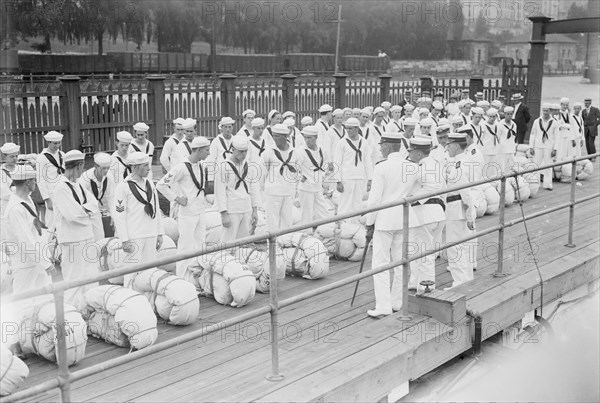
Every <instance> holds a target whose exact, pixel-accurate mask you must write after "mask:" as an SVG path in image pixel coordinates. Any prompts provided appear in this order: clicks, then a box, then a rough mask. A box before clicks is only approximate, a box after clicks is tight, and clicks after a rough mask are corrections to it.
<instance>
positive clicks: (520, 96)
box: [511, 92, 523, 100]
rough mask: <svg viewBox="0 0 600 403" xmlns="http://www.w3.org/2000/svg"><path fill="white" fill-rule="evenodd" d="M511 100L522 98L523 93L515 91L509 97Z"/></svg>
mask: <svg viewBox="0 0 600 403" xmlns="http://www.w3.org/2000/svg"><path fill="white" fill-rule="evenodd" d="M511 99H512V100H516V99H523V95H521V93H519V92H518V93H516V94H513V96H512V97H511Z"/></svg>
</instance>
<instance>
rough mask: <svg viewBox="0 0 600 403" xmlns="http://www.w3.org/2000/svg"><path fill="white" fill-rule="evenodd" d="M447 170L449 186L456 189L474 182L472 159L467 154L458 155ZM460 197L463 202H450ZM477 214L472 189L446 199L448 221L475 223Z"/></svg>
mask: <svg viewBox="0 0 600 403" xmlns="http://www.w3.org/2000/svg"><path fill="white" fill-rule="evenodd" d="M450 162H451V163H450V164H449V165H448V167H447V168H446V175H447V176H446V177H447V186H448V187H454V186H459V185H466V184H468V183H472V182H474V181H475V180H476V179H475V175H474V172H475V171H474V170H473V169H471V168H470V167H469V162H471V158H470V157H469V155H468V154H467V153H461V154H458V155H457V156H456V157H454V159H453V160H451V161H450ZM457 195H460V197H461V200H457V201H450V200H449V199H451V198H452V197H453V196H457ZM476 215H477V212H476V211H475V207H474V200H473V197H472V196H471V189H470V188H466V189H462V190H460V191H454V192H449V193H448V194H447V197H446V219H447V220H467V221H471V222H474V221H475V218H476Z"/></svg>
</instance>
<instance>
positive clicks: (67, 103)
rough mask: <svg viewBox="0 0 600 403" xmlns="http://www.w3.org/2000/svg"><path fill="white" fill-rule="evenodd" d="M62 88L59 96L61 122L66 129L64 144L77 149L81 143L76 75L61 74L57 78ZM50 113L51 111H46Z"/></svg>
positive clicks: (79, 96) (79, 103) (78, 92)
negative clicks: (62, 95) (61, 94)
mask: <svg viewBox="0 0 600 403" xmlns="http://www.w3.org/2000/svg"><path fill="white" fill-rule="evenodd" d="M59 80H60V81H61V82H62V85H63V89H64V97H61V98H60V100H61V105H60V109H61V119H63V121H62V122H61V123H62V124H63V126H64V127H65V128H66V129H67V135H68V138H67V141H66V143H67V144H65V145H66V146H67V147H69V149H70V150H79V149H80V146H81V145H82V144H83V137H82V136H81V129H80V127H81V100H80V99H81V93H80V90H79V80H80V78H79V77H77V76H62V77H60V78H59ZM48 113H51V111H48Z"/></svg>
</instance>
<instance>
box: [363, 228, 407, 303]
mask: <svg viewBox="0 0 600 403" xmlns="http://www.w3.org/2000/svg"><path fill="white" fill-rule="evenodd" d="M402 239H403V236H402V231H401V230H398V231H378V230H375V232H374V233H373V260H372V263H371V264H372V268H373V269H375V268H377V267H381V266H383V265H386V264H388V263H390V262H393V261H397V260H400V259H402ZM407 280H408V279H407ZM373 289H374V291H375V310H376V311H377V312H380V313H384V314H391V313H392V307H393V309H395V310H400V309H401V308H402V293H403V290H402V289H403V287H402V266H398V267H395V268H394V274H393V281H392V283H391V284H390V272H389V270H388V271H384V272H382V273H378V274H375V275H373Z"/></svg>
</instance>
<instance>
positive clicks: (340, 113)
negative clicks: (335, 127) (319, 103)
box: [332, 108, 344, 116]
mask: <svg viewBox="0 0 600 403" xmlns="http://www.w3.org/2000/svg"><path fill="white" fill-rule="evenodd" d="M332 115H333V116H338V115H344V111H343V110H341V109H339V108H338V109H334V110H333V113H332Z"/></svg>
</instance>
